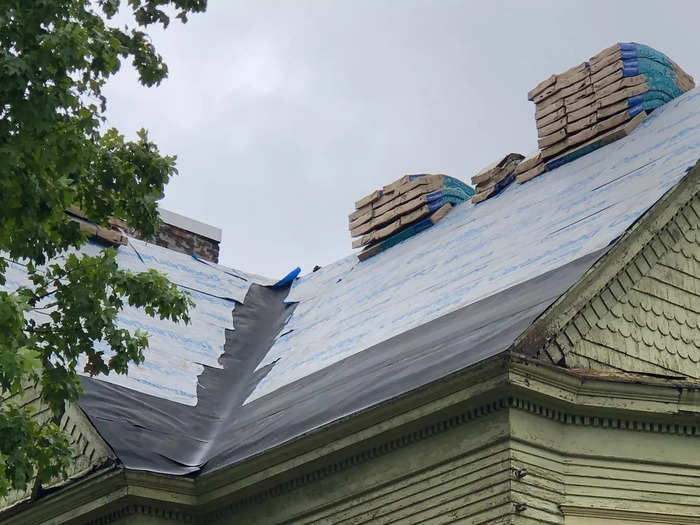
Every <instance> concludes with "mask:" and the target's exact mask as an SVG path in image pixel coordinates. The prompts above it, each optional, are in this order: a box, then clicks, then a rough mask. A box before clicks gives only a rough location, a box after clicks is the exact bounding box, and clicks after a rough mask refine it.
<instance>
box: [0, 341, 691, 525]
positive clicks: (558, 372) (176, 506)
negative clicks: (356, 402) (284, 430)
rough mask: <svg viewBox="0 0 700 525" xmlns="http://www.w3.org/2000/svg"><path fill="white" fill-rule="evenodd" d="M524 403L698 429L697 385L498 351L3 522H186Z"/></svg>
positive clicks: (108, 480)
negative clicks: (164, 470)
mask: <svg viewBox="0 0 700 525" xmlns="http://www.w3.org/2000/svg"><path fill="white" fill-rule="evenodd" d="M530 403H532V406H533V407H535V406H536V407H546V409H542V408H538V409H537V410H539V411H541V412H542V414H541V415H543V416H546V417H549V418H551V417H554V416H552V415H551V414H559V415H558V416H556V417H561V414H571V415H572V417H573V418H574V419H576V418H579V420H580V422H581V423H580V424H585V421H591V424H597V423H595V421H598V422H600V424H601V425H605V424H606V423H605V421H616V422H618V423H616V424H620V423H619V422H620V421H630V422H634V424H632V423H630V424H627V423H625V424H624V425H623V427H619V428H627V429H629V430H636V429H637V428H638V429H640V430H641V429H645V430H644V431H647V432H648V431H657V430H658V431H659V432H663V431H668V428H669V425H672V426H675V427H677V428H680V429H683V428H696V427H697V426H698V423H700V383H698V382H694V381H687V380H685V379H679V378H662V377H652V376H645V375H643V374H619V375H615V374H606V375H601V374H600V373H597V372H591V371H584V370H567V369H564V368H560V367H557V366H552V365H548V364H545V363H542V362H541V361H537V360H534V359H532V358H529V357H527V356H522V355H514V354H510V353H503V354H501V355H499V356H497V357H495V358H492V359H490V360H488V361H485V362H482V363H480V364H477V365H474V366H472V367H469V368H467V369H465V370H463V371H461V372H459V373H455V374H453V375H451V376H449V377H447V378H445V379H443V380H441V381H438V382H435V383H432V384H431V385H430V386H429V387H424V388H421V389H418V390H415V391H413V392H410V393H409V394H407V395H404V396H402V397H399V398H396V399H393V400H391V401H388V402H386V403H383V404H381V405H379V406H376V407H372V408H370V409H367V410H365V411H363V412H361V413H358V414H355V415H353V416H351V417H347V418H344V419H342V420H339V421H336V422H334V423H333V424H331V425H327V426H325V427H322V428H320V429H317V430H315V431H313V432H311V433H308V434H307V435H306V436H304V437H303V438H300V439H296V440H294V441H291V442H288V443H285V444H284V445H282V446H280V447H277V448H275V449H273V450H270V451H269V452H266V453H265V454H261V455H259V456H256V457H252V458H249V459H247V460H245V461H242V462H240V463H237V464H235V465H232V466H231V467H227V468H224V469H221V470H220V471H216V472H212V473H210V474H206V475H203V476H200V477H198V478H195V479H192V478H186V477H178V476H167V475H161V474H154V473H150V472H144V471H133V470H127V469H123V468H118V467H112V468H108V469H104V470H102V471H98V472H95V473H93V474H91V475H89V476H87V477H85V478H83V479H81V480H78V481H76V482H74V483H71V484H70V485H68V486H66V487H63V488H61V489H58V490H56V491H54V492H52V493H51V494H48V495H46V496H45V497H43V498H41V499H39V500H38V501H35V502H33V503H32V504H25V505H20V506H19V507H18V508H16V509H11V511H9V512H8V513H6V514H5V515H4V516H2V517H3V518H4V520H5V521H3V523H7V524H10V525H15V524H20V523H22V524H33V523H44V522H46V521H49V520H50V521H51V523H56V524H59V523H78V522H79V523H85V522H86V521H89V520H91V519H96V518H97V517H99V516H105V515H109V514H120V513H128V512H133V511H134V509H137V508H138V509H140V510H139V512H152V513H161V514H163V513H165V514H163V515H166V514H167V516H168V517H169V519H175V520H181V521H183V522H187V521H188V520H190V521H191V520H195V519H196V516H198V515H199V514H201V511H202V509H205V508H206V509H207V510H208V511H209V510H215V509H225V508H228V507H230V506H231V505H234V504H235V503H236V502H237V501H243V500H250V499H251V498H255V497H258V496H260V495H261V494H267V497H269V496H270V495H274V494H275V493H276V492H277V491H280V490H286V489H285V487H287V488H291V487H294V486H295V485H297V484H300V483H307V482H312V481H314V480H315V479H316V476H321V475H325V474H322V473H328V472H335V471H336V470H337V468H339V467H337V466H338V465H352V464H353V462H359V461H365V460H370V459H371V458H372V457H373V454H377V453H383V452H381V451H390V450H392V447H396V446H400V445H397V443H401V442H402V439H405V437H406V436H414V437H413V438H411V439H417V438H415V436H421V435H426V436H428V435H430V434H431V433H432V432H439V431H447V430H449V428H448V427H449V424H448V421H450V420H451V419H452V420H453V419H454V417H455V414H463V413H467V412H468V413H473V414H476V413H478V412H479V411H484V410H486V411H489V410H500V409H508V408H522V407H524V406H525V405H528V407H529V404H530ZM496 405H498V406H496ZM528 409H529V408H528ZM616 428H617V427H616ZM663 429H666V430H663ZM686 433H687V432H686ZM693 435H694V436H696V435H697V433H696V434H693ZM409 441H410V440H409ZM377 451H380V452H377ZM318 473H321V474H318Z"/></svg>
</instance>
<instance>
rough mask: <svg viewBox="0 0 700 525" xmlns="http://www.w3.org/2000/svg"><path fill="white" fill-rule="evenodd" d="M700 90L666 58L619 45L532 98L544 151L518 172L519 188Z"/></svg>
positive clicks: (554, 79) (547, 83)
mask: <svg viewBox="0 0 700 525" xmlns="http://www.w3.org/2000/svg"><path fill="white" fill-rule="evenodd" d="M694 87H695V83H694V81H693V78H692V77H691V76H690V75H688V74H687V73H686V72H685V71H683V70H682V69H681V68H680V66H678V64H676V63H675V62H673V61H672V60H671V59H669V58H668V57H667V56H666V55H664V54H663V53H660V52H658V51H656V50H654V49H652V48H650V47H648V46H645V45H642V44H635V43H619V44H615V45H613V46H611V47H609V48H607V49H605V50H603V51H601V52H600V53H598V54H597V55H595V56H594V57H591V59H590V60H589V61H588V62H584V63H582V64H579V65H578V66H576V67H573V68H571V69H569V70H568V71H565V72H564V73H560V74H558V75H552V76H551V77H549V78H548V79H547V80H545V81H543V82H540V83H539V84H538V85H537V87H535V88H534V89H532V90H531V91H530V92H529V93H528V99H529V100H532V101H533V102H534V103H535V107H536V110H535V120H536V124H537V135H538V141H537V145H538V147H539V151H538V152H537V153H535V154H533V155H531V156H529V157H528V158H527V159H525V160H524V161H523V162H521V163H520V165H519V166H518V167H517V168H516V171H515V175H516V180H517V181H518V182H520V183H522V182H525V181H527V180H530V179H532V178H533V177H536V176H538V175H539V174H541V173H542V172H544V171H546V170H552V169H555V168H557V167H559V166H561V165H562V164H566V163H567V162H571V161H572V160H575V159H577V158H579V157H581V156H583V155H585V154H587V153H589V152H591V151H593V150H595V149H598V148H600V147H601V146H604V145H605V144H609V143H610V142H612V141H614V140H617V139H619V138H622V137H624V136H626V135H627V134H629V133H630V132H631V131H632V130H633V129H634V128H635V127H636V126H637V125H638V124H639V123H640V122H641V121H642V120H643V119H644V118H645V117H646V115H647V114H648V113H649V112H650V111H653V110H654V109H656V108H657V107H659V106H661V105H663V104H665V103H666V102H668V101H670V100H672V99H674V98H676V97H678V96H680V95H681V94H682V93H684V92H685V91H688V90H690V89H692V88H694Z"/></svg>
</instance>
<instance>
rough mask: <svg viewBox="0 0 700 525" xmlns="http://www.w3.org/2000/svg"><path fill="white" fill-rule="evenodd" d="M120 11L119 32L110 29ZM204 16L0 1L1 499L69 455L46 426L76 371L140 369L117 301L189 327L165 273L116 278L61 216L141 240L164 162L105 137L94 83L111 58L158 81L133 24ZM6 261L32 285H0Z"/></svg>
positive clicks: (159, 190)
mask: <svg viewBox="0 0 700 525" xmlns="http://www.w3.org/2000/svg"><path fill="white" fill-rule="evenodd" d="M120 9H121V10H124V11H125V12H126V13H127V14H130V15H133V20H134V22H132V24H131V27H122V28H121V29H120V28H119V27H118V26H117V24H116V22H115V21H114V20H115V19H114V17H115V15H117V14H118V13H119V11H120ZM205 9H206V0H126V1H124V2H122V1H121V0H31V1H27V0H0V104H1V106H0V389H1V391H2V404H0V496H2V495H5V494H6V493H7V491H8V490H9V489H10V488H15V489H25V488H26V487H27V486H28V484H29V483H30V482H31V481H32V480H33V479H38V480H39V481H40V482H41V481H45V480H48V479H51V478H52V477H54V476H58V475H61V474H63V473H65V471H66V468H67V465H68V461H69V457H70V450H69V445H68V440H67V437H66V436H64V435H63V434H62V433H61V431H60V429H59V428H58V426H57V425H56V421H57V418H58V417H60V415H61V413H62V411H63V410H64V407H65V403H66V402H73V401H76V400H77V398H78V396H79V394H80V392H81V388H80V383H79V380H78V375H77V372H78V366H79V363H80V362H84V363H86V364H85V365H84V369H85V371H86V372H88V373H90V374H97V373H107V372H110V371H113V372H115V373H121V374H123V373H126V372H127V369H128V365H129V363H130V362H134V363H139V362H141V361H143V356H144V354H143V352H144V350H145V349H146V347H147V345H148V338H147V334H145V333H142V332H138V331H137V332H134V333H130V332H128V331H127V330H123V329H120V328H119V327H118V326H117V324H116V318H117V314H118V313H119V311H120V309H121V308H122V307H123V306H124V305H125V304H129V305H132V306H136V307H140V308H143V309H144V310H145V312H147V313H148V314H149V315H151V316H159V317H161V318H169V319H171V320H174V321H182V322H188V321H189V317H188V311H189V309H190V308H191V307H192V306H193V303H192V302H191V300H190V298H189V296H188V295H187V294H186V293H184V292H182V291H180V290H179V289H178V288H177V287H176V286H175V285H174V284H172V283H170V282H169V281H168V280H167V279H166V278H165V276H164V275H162V274H159V273H157V272H155V271H147V272H143V273H138V274H136V273H131V272H128V271H125V270H120V269H119V268H118V267H117V264H116V262H115V253H116V252H115V251H114V249H111V248H108V249H105V250H104V251H102V252H101V253H100V254H99V255H95V256H87V255H84V254H81V253H80V252H79V251H78V249H79V248H80V247H81V245H83V244H84V243H85V242H86V235H85V234H84V233H81V232H80V230H79V227H78V225H77V224H76V223H75V222H73V221H71V220H70V219H69V218H68V217H67V216H66V214H65V213H64V210H66V209H67V208H69V207H70V206H77V207H79V208H80V209H81V210H82V211H83V212H84V213H85V214H86V215H87V217H88V219H89V220H90V221H91V222H94V223H96V224H98V225H104V226H107V224H108V219H109V218H110V217H119V218H123V219H125V220H126V221H127V223H128V224H129V225H130V226H131V227H133V228H134V229H135V230H137V231H139V232H141V233H142V234H143V235H145V236H148V235H152V234H153V233H154V231H155V229H156V228H157V225H158V211H157V205H156V201H157V200H158V199H159V198H160V197H161V196H162V194H163V189H164V187H165V185H166V183H167V182H168V180H169V178H170V177H171V176H172V175H174V174H175V173H176V169H175V157H171V156H161V155H160V153H159V152H158V148H157V147H156V145H155V144H153V143H152V142H151V141H149V139H148V136H147V134H146V132H145V131H143V130H141V131H139V132H138V139H137V140H135V141H127V140H125V138H124V137H123V136H122V135H120V134H119V133H118V132H117V131H116V130H115V129H108V130H105V129H104V125H105V124H104V123H105V110H106V100H105V97H104V95H103V94H102V88H103V86H104V84H105V82H106V80H107V79H109V78H110V77H111V76H113V75H114V74H115V73H116V72H117V71H118V70H119V68H120V65H121V63H122V62H123V61H124V60H130V61H131V63H132V64H133V66H134V68H135V69H136V71H137V72H138V74H139V77H140V81H141V83H142V84H144V85H146V86H153V85H156V84H159V83H160V82H161V81H162V80H163V79H164V78H165V77H166V76H167V72H168V70H167V66H166V65H165V63H164V62H163V59H162V57H161V56H160V55H159V54H158V53H157V52H156V50H155V49H154V46H153V45H152V44H151V42H150V40H149V38H148V36H147V35H146V33H145V32H144V31H145V29H147V28H148V27H149V26H153V25H154V24H160V25H162V26H163V27H167V26H168V24H169V22H170V17H171V16H175V17H176V18H178V19H180V20H181V21H182V22H186V21H187V15H188V14H189V13H193V12H202V11H204V10H205ZM10 261H16V262H19V263H21V264H23V265H24V266H25V268H26V272H27V275H28V277H29V281H30V283H31V284H28V285H26V286H20V287H19V288H15V289H10V288H9V287H7V286H5V287H3V286H2V285H5V284H6V283H5V275H6V271H7V267H8V264H10ZM97 342H106V343H108V344H109V347H110V348H111V351H110V352H109V355H105V353H104V352H102V351H98V350H96V349H95V343H97ZM98 348H99V346H98ZM27 385H36V386H37V388H39V389H40V391H41V398H42V400H43V401H44V402H45V403H46V404H47V405H48V406H50V407H51V411H52V414H53V417H51V418H49V420H48V421H41V420H37V418H36V417H35V418H32V411H31V409H30V408H28V407H26V406H25V407H22V406H21V405H20V404H18V403H16V402H15V401H14V400H15V399H16V398H17V396H18V394H20V393H21V392H22V390H23V388H25V387H26V386H27Z"/></svg>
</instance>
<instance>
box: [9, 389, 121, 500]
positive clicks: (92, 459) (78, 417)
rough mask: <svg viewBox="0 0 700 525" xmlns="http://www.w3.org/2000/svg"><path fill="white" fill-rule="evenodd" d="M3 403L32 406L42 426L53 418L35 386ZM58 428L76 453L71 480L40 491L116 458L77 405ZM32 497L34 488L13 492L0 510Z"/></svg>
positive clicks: (71, 470) (69, 476)
mask: <svg viewBox="0 0 700 525" xmlns="http://www.w3.org/2000/svg"><path fill="white" fill-rule="evenodd" d="M4 401H5V402H14V403H17V404H18V405H19V406H27V405H29V406H32V407H33V408H34V413H33V418H34V419H35V420H36V421H37V422H39V423H45V422H47V421H49V420H50V419H51V418H53V414H52V412H51V409H50V407H49V406H48V405H47V404H45V403H44V402H42V400H41V397H40V394H39V390H38V389H37V388H35V387H34V386H32V385H27V386H26V388H25V389H24V390H23V392H22V393H21V394H18V395H15V396H10V397H7V398H6V399H5V400H4ZM59 426H60V428H61V429H62V430H63V431H65V432H66V433H67V435H68V437H69V440H70V444H71V449H72V451H73V456H72V461H71V464H70V466H69V468H68V476H67V478H65V479H64V478H57V479H54V480H52V481H50V482H49V483H45V484H42V486H41V487H40V489H41V490H46V489H51V488H56V487H60V486H62V485H65V484H67V483H69V482H70V480H72V479H77V478H80V477H82V476H84V475H85V474H87V473H88V472H90V471H92V470H94V469H95V468H97V467H99V466H100V465H103V464H105V463H106V462H107V461H108V460H110V459H112V458H113V457H114V456H113V454H112V451H111V450H110V449H109V447H108V446H107V445H106V444H105V443H104V441H103V440H102V438H101V437H100V436H99V434H97V432H96V431H95V429H94V428H93V427H92V425H91V424H90V423H89V421H88V419H87V418H86V417H85V415H84V414H83V413H82V411H81V410H80V409H79V408H78V407H76V406H75V405H69V406H68V407H67V408H66V410H65V412H64V413H63V416H62V417H61V420H60V423H59ZM31 495H32V487H31V486H30V487H29V488H27V490H24V491H17V490H13V491H10V493H9V494H8V495H7V496H6V497H5V498H4V499H0V509H5V508H8V507H11V506H13V505H16V504H18V503H20V502H23V501H26V500H28V499H30V498H31Z"/></svg>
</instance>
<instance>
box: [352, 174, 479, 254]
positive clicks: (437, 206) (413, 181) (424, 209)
mask: <svg viewBox="0 0 700 525" xmlns="http://www.w3.org/2000/svg"><path fill="white" fill-rule="evenodd" d="M473 194H474V190H473V189H472V188H471V187H469V186H468V185H466V184H464V183H463V182H461V181H459V180H457V179H455V178H453V177H448V176H447V175H430V174H426V173H423V174H418V175H405V176H403V177H401V178H400V179H398V180H395V181H394V182H392V183H391V184H387V185H386V186H384V187H383V188H381V189H379V190H375V191H373V192H372V193H370V194H369V195H367V196H365V197H363V198H361V199H360V200H358V201H357V202H356V203H355V211H353V212H352V213H351V214H350V215H349V217H348V221H349V228H350V235H351V236H352V237H356V239H355V240H354V241H353V242H352V247H353V248H360V247H362V246H364V247H365V248H364V250H363V251H362V252H360V254H359V255H358V257H359V259H360V260H361V261H363V260H365V259H368V258H369V257H372V256H373V255H376V254H378V253H380V252H382V251H384V250H386V249H388V248H390V247H391V246H394V245H396V244H398V243H399V242H401V241H403V240H405V239H408V238H409V237H412V236H413V235H416V234H417V233H420V232H421V231H423V230H426V229H428V228H430V227H431V226H432V225H433V224H436V223H437V222H438V221H439V220H441V219H442V218H443V217H444V216H445V215H447V213H448V212H449V211H450V209H452V206H454V205H455V204H459V203H461V202H464V201H466V200H468V199H469V197H471V196H472V195H473Z"/></svg>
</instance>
